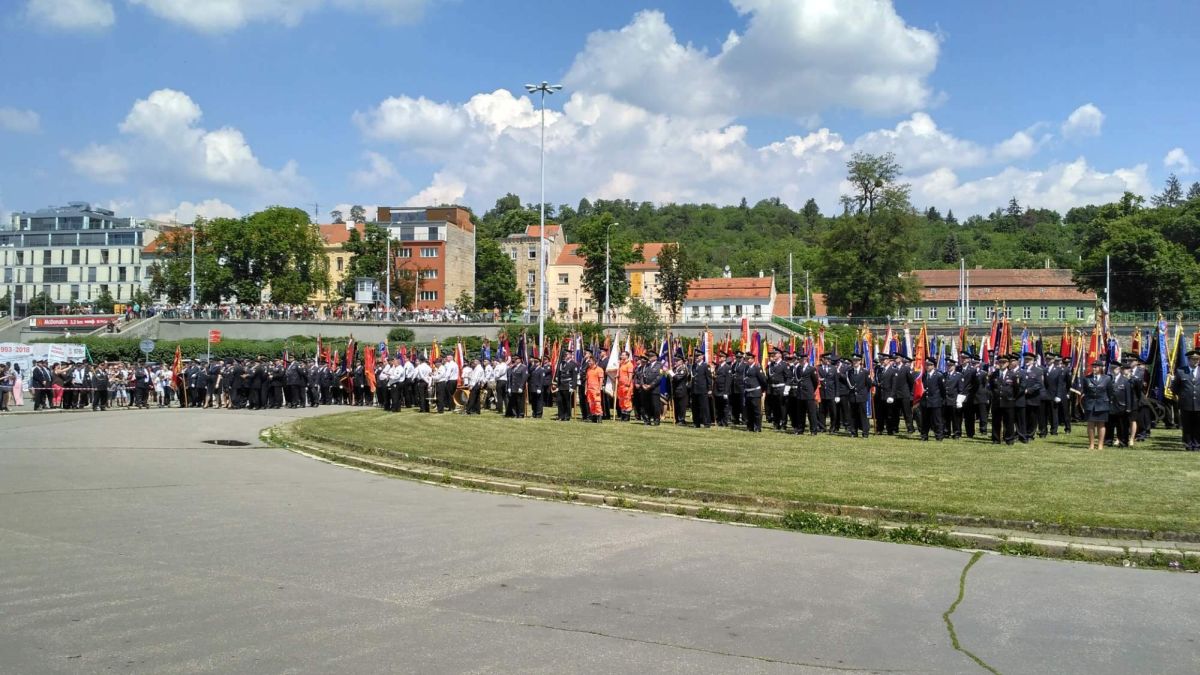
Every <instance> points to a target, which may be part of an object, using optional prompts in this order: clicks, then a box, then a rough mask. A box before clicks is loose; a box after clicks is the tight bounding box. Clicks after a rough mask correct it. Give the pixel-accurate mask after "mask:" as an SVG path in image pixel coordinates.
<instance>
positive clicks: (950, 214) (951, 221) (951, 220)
mask: <svg viewBox="0 0 1200 675" xmlns="http://www.w3.org/2000/svg"><path fill="white" fill-rule="evenodd" d="M946 223H947V224H950V225H957V224H958V218H955V217H954V209H950V210H949V211H946Z"/></svg>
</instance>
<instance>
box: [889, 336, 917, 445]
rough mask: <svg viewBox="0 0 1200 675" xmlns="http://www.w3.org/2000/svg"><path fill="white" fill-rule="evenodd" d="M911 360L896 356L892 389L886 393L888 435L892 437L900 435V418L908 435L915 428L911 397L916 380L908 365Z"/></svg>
mask: <svg viewBox="0 0 1200 675" xmlns="http://www.w3.org/2000/svg"><path fill="white" fill-rule="evenodd" d="M910 363H912V360H911V359H909V358H908V357H907V356H901V355H898V356H896V366H895V368H896V374H895V376H894V377H893V378H892V388H891V390H890V391H889V393H888V401H887V404H888V407H890V408H891V411H890V413H889V416H888V434H890V435H894V434H898V433H900V418H901V417H903V418H904V429H905V431H907V432H908V433H910V434H911V433H913V431H915V430H916V428H915V427H914V426H913V416H912V415H913V413H912V397H913V385H914V384H915V382H916V379H915V378H914V377H913V372H912V367H911V366H910V365H909V364H910Z"/></svg>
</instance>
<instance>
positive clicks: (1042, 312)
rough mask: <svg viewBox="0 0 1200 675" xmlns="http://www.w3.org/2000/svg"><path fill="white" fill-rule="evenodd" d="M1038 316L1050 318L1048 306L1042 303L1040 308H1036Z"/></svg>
mask: <svg viewBox="0 0 1200 675" xmlns="http://www.w3.org/2000/svg"><path fill="white" fill-rule="evenodd" d="M1038 318H1039V319H1049V318H1050V308H1049V307H1047V306H1045V305H1042V306H1041V307H1040V308H1038Z"/></svg>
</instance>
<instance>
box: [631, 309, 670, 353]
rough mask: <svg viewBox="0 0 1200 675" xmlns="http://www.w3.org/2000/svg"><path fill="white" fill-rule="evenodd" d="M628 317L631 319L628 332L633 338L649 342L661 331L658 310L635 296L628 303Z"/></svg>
mask: <svg viewBox="0 0 1200 675" xmlns="http://www.w3.org/2000/svg"><path fill="white" fill-rule="evenodd" d="M629 319H630V320H631V321H633V325H632V326H630V327H629V333H630V335H632V336H633V338H634V339H635V340H644V341H645V342H646V343H647V344H649V343H651V342H653V341H654V340H655V339H656V338H657V337H658V336H659V335H660V334H661V333H662V329H663V326H662V322H661V321H659V320H658V312H656V311H654V308H653V307H651V306H650V305H647V304H646V303H644V302H642V301H641V300H639V299H637V298H634V299H633V300H632V301H631V302H630V303H629Z"/></svg>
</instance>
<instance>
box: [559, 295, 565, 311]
mask: <svg viewBox="0 0 1200 675" xmlns="http://www.w3.org/2000/svg"><path fill="white" fill-rule="evenodd" d="M558 311H560V312H566V311H567V299H566V298H559V299H558Z"/></svg>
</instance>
